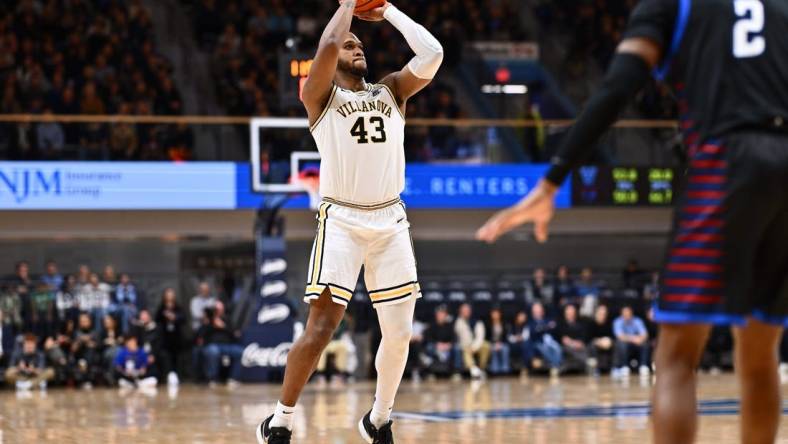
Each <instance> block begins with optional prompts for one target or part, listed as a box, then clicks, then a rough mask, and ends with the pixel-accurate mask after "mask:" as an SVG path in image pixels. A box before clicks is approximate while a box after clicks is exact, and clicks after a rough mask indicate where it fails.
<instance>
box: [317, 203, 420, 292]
mask: <svg viewBox="0 0 788 444" xmlns="http://www.w3.org/2000/svg"><path fill="white" fill-rule="evenodd" d="M317 220H318V227H317V235H316V236H315V243H314V244H313V246H312V256H311V259H310V261H309V276H308V277H307V283H308V284H307V287H306V296H305V297H304V302H307V303H309V302H310V301H312V300H315V299H318V298H319V297H320V295H321V294H322V293H323V291H324V290H325V289H326V288H328V289H329V290H330V291H331V298H332V300H333V301H334V302H336V303H337V304H341V305H344V306H347V304H348V302H350V299H351V298H352V297H353V292H354V289H355V288H356V282H357V281H358V274H359V272H360V271H361V266H362V265H363V266H364V281H365V282H366V286H367V290H368V291H369V296H370V299H372V305H373V306H374V307H381V306H385V305H392V304H397V303H400V302H404V301H407V300H409V299H410V298H414V297H415V298H419V297H421V288H420V286H419V284H418V281H417V276H416V257H415V255H414V252H413V242H412V240H411V236H410V223H409V222H408V217H407V214H406V212H405V205H404V204H403V203H402V201H400V200H399V199H396V200H394V201H391V202H386V203H384V204H380V205H376V206H370V207H362V206H356V205H353V206H351V204H346V203H340V202H338V201H335V200H332V199H325V198H324V199H323V202H322V203H321V204H320V208H319V210H318V213H317Z"/></svg>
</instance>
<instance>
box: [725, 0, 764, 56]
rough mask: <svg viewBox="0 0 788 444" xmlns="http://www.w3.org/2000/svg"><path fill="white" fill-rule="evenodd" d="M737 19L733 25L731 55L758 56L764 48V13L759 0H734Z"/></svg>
mask: <svg viewBox="0 0 788 444" xmlns="http://www.w3.org/2000/svg"><path fill="white" fill-rule="evenodd" d="M733 8H734V10H735V11H736V15H737V16H738V17H739V20H736V23H735V24H734V25H733V55H734V56H735V57H736V58H738V59H744V58H749V57H758V56H759V55H761V54H763V52H764V51H765V50H766V39H764V38H763V36H761V35H759V34H760V33H761V32H762V31H763V26H764V21H765V19H766V14H765V13H764V10H763V3H761V0H734V2H733Z"/></svg>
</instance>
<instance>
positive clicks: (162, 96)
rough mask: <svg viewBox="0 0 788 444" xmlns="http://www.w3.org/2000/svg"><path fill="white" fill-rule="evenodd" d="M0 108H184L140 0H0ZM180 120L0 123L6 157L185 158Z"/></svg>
mask: <svg viewBox="0 0 788 444" xmlns="http://www.w3.org/2000/svg"><path fill="white" fill-rule="evenodd" d="M0 85H1V86H2V92H1V93H0V113H2V114H22V113H24V114H27V113H31V114H44V115H46V114H71V115H74V114H90V115H103V114H122V115H128V114H134V115H171V114H181V113H182V100H181V92H180V91H179V90H178V87H177V86H176V83H175V81H174V78H173V67H172V64H171V63H170V62H169V61H168V60H167V59H166V58H165V57H163V56H162V54H160V53H159V52H157V49H156V45H155V38H154V35H153V29H152V22H151V13H150V11H149V10H148V9H147V8H146V7H144V6H143V4H142V1H141V0H128V1H119V0H109V1H101V2H95V1H89V0H69V1H59V0H46V1H40V0H7V1H3V2H0ZM192 147H193V140H192V135H191V131H190V130H189V129H188V128H187V127H184V126H165V125H154V124H144V125H143V124H139V125H137V124H126V123H112V124H104V123H85V124H82V123H79V124H78V123H60V122H45V123H35V124H31V123H25V124H0V153H2V154H3V158H5V159H14V160H41V159H72V160H74V159H79V160H166V159H170V160H185V159H188V158H190V156H191V150H192Z"/></svg>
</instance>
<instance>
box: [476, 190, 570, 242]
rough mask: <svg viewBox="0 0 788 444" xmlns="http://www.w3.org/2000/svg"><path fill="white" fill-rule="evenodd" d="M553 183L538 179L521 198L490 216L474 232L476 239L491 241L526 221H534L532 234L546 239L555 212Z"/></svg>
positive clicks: (539, 238)
mask: <svg viewBox="0 0 788 444" xmlns="http://www.w3.org/2000/svg"><path fill="white" fill-rule="evenodd" d="M557 191H558V188H556V186H555V185H553V184H551V183H549V182H546V181H544V180H542V181H540V182H539V184H538V185H537V186H536V188H534V189H533V190H531V192H530V193H528V195H527V196H525V198H523V200H521V201H520V202H518V203H517V204H516V205H514V206H512V207H510V208H507V209H505V210H503V211H501V212H499V213H497V214H495V215H494V216H493V217H491V218H490V220H488V221H487V223H486V224H484V226H483V227H481V228H479V231H477V232H476V239H478V240H481V241H484V242H487V243H493V242H495V241H496V240H497V239H498V238H499V237H501V236H502V235H504V234H506V233H507V232H509V231H511V230H512V229H514V228H516V227H518V226H520V225H522V224H524V223H528V222H533V223H534V236H535V237H536V240H537V241H539V242H545V241H547V232H548V225H549V224H550V221H551V220H552V219H553V214H554V213H555V194H556V192H557Z"/></svg>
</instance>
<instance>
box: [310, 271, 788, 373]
mask: <svg viewBox="0 0 788 444" xmlns="http://www.w3.org/2000/svg"><path fill="white" fill-rule="evenodd" d="M658 285H659V274H658V273H656V272H646V271H644V270H641V269H640V268H639V266H638V265H637V263H636V262H630V263H629V264H628V265H627V267H626V268H625V269H624V270H623V271H622V273H621V276H620V278H619V277H615V276H612V277H611V276H609V275H608V276H607V278H606V279H600V278H597V277H596V276H595V275H594V273H593V270H592V269H590V268H584V269H581V270H579V273H577V275H576V276H573V275H572V274H571V273H570V270H569V269H568V268H567V267H563V266H562V267H559V268H558V269H557V270H556V271H555V273H554V274H553V275H552V276H551V275H549V274H548V273H547V271H546V270H544V269H542V268H537V269H535V270H534V271H533V273H532V274H531V275H530V277H527V278H525V277H523V278H511V279H509V278H503V279H496V281H495V282H481V281H480V282H469V281H467V280H463V281H460V280H459V279H458V280H456V281H452V280H448V281H447V280H437V279H436V280H434V281H432V280H431V279H430V278H425V279H422V294H423V297H422V299H420V300H419V302H418V303H417V305H416V318H415V320H414V324H413V336H412V339H411V343H410V354H409V358H408V365H407V369H406V375H407V376H409V377H412V378H413V379H415V380H418V379H421V378H423V377H425V376H426V377H429V378H432V377H444V376H449V377H452V378H460V377H463V376H470V377H472V378H485V377H486V376H488V375H493V376H505V375H515V374H522V375H528V374H534V375H542V374H544V375H550V376H551V377H560V376H561V375H565V374H569V375H572V374H574V375H577V374H588V375H592V376H598V375H603V374H609V375H610V376H611V377H613V378H616V379H619V378H626V377H628V376H629V375H630V374H631V373H633V372H634V373H636V374H639V375H642V376H648V375H651V374H652V372H653V352H654V348H655V346H656V341H657V338H658V328H657V325H656V324H655V323H654V321H653V309H652V306H653V302H654V301H655V299H656V296H657V292H658ZM368 305H369V301H368V300H367V299H366V298H365V295H364V289H363V288H362V287H359V288H357V289H356V292H355V294H354V296H353V299H352V300H351V303H350V306H349V309H348V312H347V313H346V316H345V320H344V322H343V326H342V328H341V329H340V330H338V331H337V333H336V334H335V336H334V338H333V340H332V342H331V345H330V347H329V349H327V350H326V352H325V353H324V356H323V357H322V358H321V360H320V364H319V366H318V371H319V374H318V376H317V379H318V381H320V382H321V383H322V382H323V381H326V380H327V378H328V377H334V376H338V377H339V379H338V380H339V381H342V380H344V379H346V378H347V377H352V378H356V379H362V378H366V377H368V376H369V374H370V371H371V370H372V368H371V363H372V362H373V359H372V358H373V357H374V353H375V350H376V345H377V339H378V338H379V337H380V336H379V334H380V333H379V331H377V320H376V319H375V313H374V312H372V311H370V310H369V309H368ZM732 350H733V342H732V338H731V334H730V330H729V329H726V328H724V327H715V328H714V329H713V330H712V334H711V336H710V340H709V343H708V346H707V349H706V352H705V353H704V355H703V359H702V362H701V367H702V369H703V370H705V371H709V372H712V373H718V372H720V371H722V370H728V369H731V368H732V366H733V361H732V359H733V355H732ZM329 355H330V356H329ZM328 357H330V358H332V359H333V366H329V367H328V368H327V366H326V362H327V361H328V359H326V358H328ZM782 357H783V361H784V362H788V341H783V351H782ZM782 367H783V370H784V371H785V372H786V373H788V365H783V366H782Z"/></svg>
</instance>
